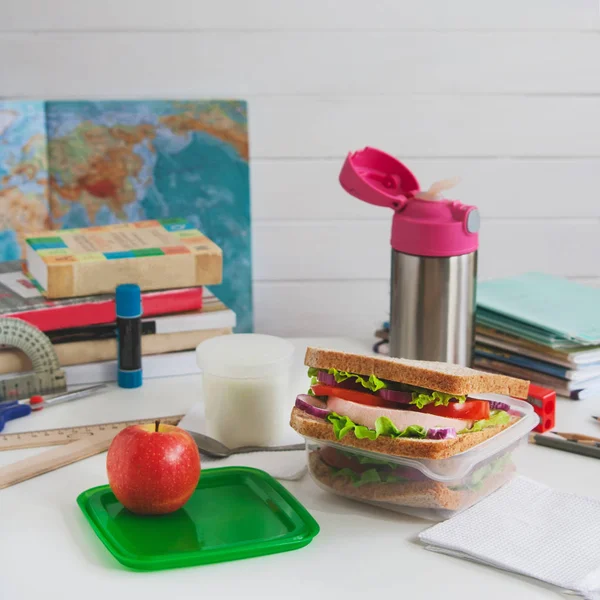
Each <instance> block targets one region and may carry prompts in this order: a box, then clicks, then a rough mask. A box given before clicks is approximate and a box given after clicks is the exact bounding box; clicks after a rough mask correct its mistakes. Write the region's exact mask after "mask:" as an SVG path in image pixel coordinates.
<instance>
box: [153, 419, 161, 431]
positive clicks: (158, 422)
mask: <svg viewBox="0 0 600 600" xmlns="http://www.w3.org/2000/svg"><path fill="white" fill-rule="evenodd" d="M159 425H160V421H154V431H155V432H156V433H158V426H159Z"/></svg>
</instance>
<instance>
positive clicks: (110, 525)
mask: <svg viewBox="0 0 600 600" xmlns="http://www.w3.org/2000/svg"><path fill="white" fill-rule="evenodd" d="M77 503H78V504H79V506H80V508H81V510H82V511H83V514H84V515H85V517H86V519H87V520H88V522H89V523H90V525H91V526H92V529H93V530H94V531H95V532H96V534H97V535H98V537H99V538H100V540H101V541H102V543H103V544H104V545H105V546H106V548H107V549H108V551H109V552H110V553H111V554H112V555H113V556H114V557H115V558H116V559H117V560H118V561H119V562H120V563H121V564H123V565H125V566H127V567H130V568H132V569H136V570H141V571H154V570H157V569H171V568H175V567H188V566H192V565H204V564H210V563H216V562H224V561H228V560H237V559H239V558H250V557H253V556H262V555H264V554H274V553H276V552H286V551H287V550H295V549H296V548H302V547H303V546H306V545H307V544H308V543H310V541H311V540H312V539H313V538H314V537H315V536H316V535H317V534H318V533H319V525H318V523H317V522H316V521H315V520H314V519H313V517H312V516H311V515H310V514H309V512H308V511H307V510H306V509H305V508H304V507H303V506H302V505H301V504H300V502H298V500H296V498H294V496H292V494H290V493H289V492H288V491H287V490H286V489H285V488H284V487H283V486H282V485H281V484H280V483H279V482H278V481H276V480H275V479H273V478H272V477H271V476H270V475H269V474H267V473H265V472H264V471H260V470H258V469H251V468H249V467H223V468H219V469H206V470H203V471H202V474H201V476H200V481H199V483H198V487H197V488H196V491H195V492H194V494H193V495H192V497H191V498H190V500H189V501H188V502H187V504H186V505H185V506H184V507H183V508H181V509H179V510H178V511H176V512H174V513H171V514H169V515H160V516H142V515H135V514H133V513H131V512H130V511H128V510H127V509H126V508H124V507H123V505H122V504H121V503H120V502H119V501H118V500H117V499H116V498H115V495H114V494H113V493H112V491H111V489H110V487H109V486H108V485H103V486H99V487H95V488H92V489H89V490H87V491H86V492H83V493H81V494H80V495H79V496H78V498H77Z"/></svg>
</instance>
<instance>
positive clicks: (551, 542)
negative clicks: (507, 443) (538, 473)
mask: <svg viewBox="0 0 600 600" xmlns="http://www.w3.org/2000/svg"><path fill="white" fill-rule="evenodd" d="M419 539H420V540H421V541H422V542H424V543H425V544H427V548H428V549H429V550H434V551H437V552H443V553H446V554H451V555H453V556H459V557H461V558H467V559H469V560H473V561H476V562H481V563H484V564H487V565H491V566H493V567H497V568H500V569H504V570H506V571H513V572H515V573H520V574H522V575H527V576H529V577H534V578H536V579H540V580H542V581H545V582H547V583H550V584H552V585H555V586H558V587H559V588H563V589H564V590H565V591H569V592H576V593H578V594H581V595H582V596H583V597H585V598H587V599H593V600H600V500H595V499H593V498H587V497H584V496H577V495H575V494H570V493H567V492H560V491H557V490H553V489H551V488H549V487H548V486H546V485H544V484H541V483H538V482H536V481H532V480H531V479H528V478H526V477H516V478H515V479H514V480H513V481H511V482H510V483H508V484H507V485H506V486H504V487H503V488H500V489H499V490H498V491H496V492H494V493H493V494H491V495H490V496H488V497H487V498H485V499H483V500H482V501H481V502H479V503H478V504H476V505H475V506H473V507H471V508H469V509H467V510H466V511H464V512H462V513H459V514H458V515H456V516H455V517H453V518H451V519H449V520H448V521H445V522H444V523H439V524H438V525H435V526H433V527H431V528H430V529H427V530H425V531H423V532H422V533H421V534H420V535H419Z"/></svg>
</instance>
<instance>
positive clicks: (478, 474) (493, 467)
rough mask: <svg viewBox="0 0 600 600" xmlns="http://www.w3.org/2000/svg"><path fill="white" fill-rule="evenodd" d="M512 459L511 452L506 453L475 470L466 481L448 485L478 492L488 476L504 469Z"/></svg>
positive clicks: (455, 488)
mask: <svg viewBox="0 0 600 600" xmlns="http://www.w3.org/2000/svg"><path fill="white" fill-rule="evenodd" d="M511 460H512V456H511V454H510V453H507V454H504V455H503V456H501V457H500V458H497V459H496V460H495V461H493V462H491V463H489V464H487V465H484V466H483V467H480V468H479V469H477V470H475V471H473V474H472V475H471V477H470V478H469V479H468V480H467V481H466V482H465V483H463V484H461V485H454V486H448V487H449V489H451V490H455V491H462V490H471V491H474V492H477V491H479V490H481V488H483V485H484V483H485V480H486V479H487V478H488V477H490V476H492V475H495V474H497V473H500V472H501V471H503V470H504V469H505V468H506V467H507V466H508V465H509V464H510V463H511Z"/></svg>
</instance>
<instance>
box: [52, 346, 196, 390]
mask: <svg viewBox="0 0 600 600" xmlns="http://www.w3.org/2000/svg"><path fill="white" fill-rule="evenodd" d="M63 369H64V371H65V374H66V376H67V385H68V386H69V387H70V386H74V385H89V384H95V383H107V382H110V381H116V380H117V361H116V360H107V361H104V362H96V363H89V364H87V365H72V366H69V367H63ZM199 373H200V369H199V368H198V365H197V363H196V351H195V350H190V351H185V352H170V353H168V354H154V355H151V356H142V374H143V378H144V379H154V378H157V377H176V376H178V375H194V374H199Z"/></svg>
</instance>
